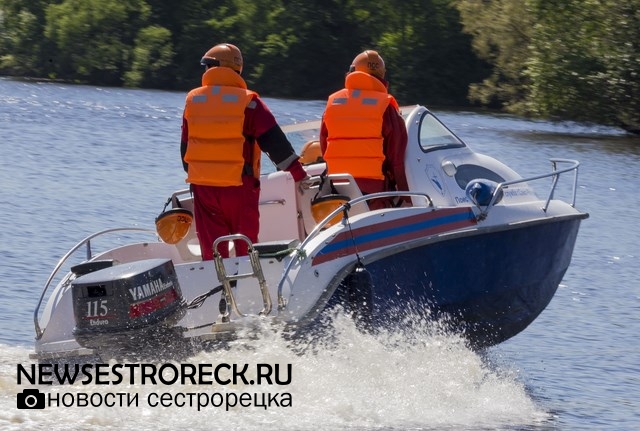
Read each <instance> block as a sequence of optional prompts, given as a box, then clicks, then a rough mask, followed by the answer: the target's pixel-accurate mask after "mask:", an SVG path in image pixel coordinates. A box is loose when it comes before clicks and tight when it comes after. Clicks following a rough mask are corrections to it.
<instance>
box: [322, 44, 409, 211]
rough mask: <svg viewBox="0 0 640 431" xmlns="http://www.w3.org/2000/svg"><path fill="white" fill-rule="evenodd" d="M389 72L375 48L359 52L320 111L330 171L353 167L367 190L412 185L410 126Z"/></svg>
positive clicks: (381, 202)
mask: <svg viewBox="0 0 640 431" xmlns="http://www.w3.org/2000/svg"><path fill="white" fill-rule="evenodd" d="M385 75H386V68H385V65H384V61H383V60H382V57H380V55H379V54H378V53H377V52H376V51H372V50H366V51H364V52H362V53H360V54H358V55H357V56H356V57H355V58H354V60H353V62H352V64H351V67H350V68H349V72H348V73H347V76H346V79H345V88H343V89H342V90H339V91H337V92H335V93H333V94H332V95H331V96H329V100H328V102H327V106H326V108H325V111H324V115H323V117H322V126H321V129H320V145H321V148H322V154H323V157H324V159H325V160H326V162H327V169H328V172H329V174H332V173H341V172H343V173H345V172H346V173H350V174H351V175H352V176H353V177H354V179H355V180H356V183H357V184H358V186H359V187H360V190H361V191H362V193H363V194H369V193H376V192H382V191H394V190H402V191H404V190H408V189H409V188H408V186H407V178H406V175H405V171H404V155H405V150H406V147H407V128H406V126H405V124H404V120H403V119H402V115H401V114H400V108H399V106H398V102H396V99H395V98H394V97H393V96H392V95H391V94H389V93H388V91H387V88H388V86H389V84H388V82H387V81H386V80H385ZM368 203H369V208H371V209H378V208H385V207H390V206H392V205H393V200H392V199H376V200H372V201H368Z"/></svg>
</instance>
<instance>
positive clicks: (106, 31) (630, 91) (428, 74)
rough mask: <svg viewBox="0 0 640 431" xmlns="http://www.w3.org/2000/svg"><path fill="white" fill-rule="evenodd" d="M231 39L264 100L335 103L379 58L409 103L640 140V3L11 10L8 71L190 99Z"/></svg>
mask: <svg viewBox="0 0 640 431" xmlns="http://www.w3.org/2000/svg"><path fill="white" fill-rule="evenodd" d="M220 42H230V43H234V44H236V45H238V46H239V47H240V49H241V50H242V51H243V55H244V59H245V71H244V72H243V76H244V77H245V79H246V80H247V83H248V84H249V86H250V88H252V89H255V90H256V91H258V92H259V93H261V94H262V95H264V96H271V97H284V98H294V99H295V98H298V99H325V98H326V97H327V96H328V94H330V93H331V92H333V91H335V90H337V89H338V88H341V87H342V85H343V82H344V74H345V71H346V70H347V68H348V66H349V64H350V63H351V60H352V59H353V57H354V56H355V55H356V54H358V53H359V52H361V51H362V50H363V49H377V50H378V51H379V52H380V54H381V55H382V56H383V57H384V59H385V62H386V64H387V69H388V77H389V79H390V81H391V87H390V91H391V92H392V93H393V94H394V95H395V96H396V98H397V99H398V100H399V102H400V103H401V104H412V103H421V104H425V105H428V106H434V105H437V106H458V107H459V106H465V105H482V106H488V107H491V108H499V109H503V110H506V111H508V112H512V113H515V114H518V115H527V116H532V117H541V118H560V119H572V120H579V121H594V122H597V123H602V124H611V125H615V126H620V127H623V128H626V129H628V130H631V131H635V132H640V102H639V98H640V0H626V1H625V2H619V1H618V0H564V1H562V2H550V1H545V0H402V1H398V0H386V1H381V2H377V3H373V2H369V1H364V0H182V1H180V2H176V1H170V0H0V74H5V75H12V76H28V77H35V78H46V79H60V80H65V81H69V82H77V83H90V84H95V85H107V86H130V87H144V88H159V89H168V90H188V89H190V88H193V87H196V86H198V85H199V84H200V76H201V73H202V69H201V66H200V65H199V60H200V58H201V56H202V54H203V53H204V52H206V51H207V50H208V49H209V48H210V47H211V46H213V45H215V44H216V43H220Z"/></svg>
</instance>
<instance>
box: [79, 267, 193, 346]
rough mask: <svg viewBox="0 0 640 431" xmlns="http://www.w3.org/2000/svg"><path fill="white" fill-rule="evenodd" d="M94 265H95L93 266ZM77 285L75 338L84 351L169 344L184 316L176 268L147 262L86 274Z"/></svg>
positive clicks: (81, 276) (183, 304) (82, 275)
mask: <svg viewBox="0 0 640 431" xmlns="http://www.w3.org/2000/svg"><path fill="white" fill-rule="evenodd" d="M88 264H91V262H88ZM79 266H80V268H78V269H77V270H76V273H77V274H78V275H79V276H78V278H76V279H75V280H74V281H73V282H72V287H71V288H72V298H73V313H74V318H75V323H76V326H75V329H74V332H73V335H74V337H75V339H76V341H77V342H78V343H79V344H80V345H81V346H83V347H87V348H91V349H98V350H100V349H105V348H107V349H111V350H113V349H115V350H120V351H126V350H127V349H136V348H139V347H144V346H145V345H146V344H147V342H150V341H153V342H155V343H156V344H159V345H162V343H169V340H159V339H158V336H160V337H162V335H163V334H165V336H171V334H174V333H175V332H174V331H173V330H172V329H171V327H172V326H173V325H175V324H176V323H177V322H178V321H179V320H180V319H181V318H182V317H183V316H184V314H185V312H186V306H185V301H184V299H183V297H182V292H181V290H180V285H179V284H178V278H177V276H176V272H175V269H174V267H173V262H172V261H171V260H170V259H147V260H140V261H136V262H131V263H127V264H121V265H114V266H110V267H106V268H102V269H98V270H96V271H92V272H89V273H86V274H82V273H83V272H86V271H83V270H82V268H81V266H82V265H79Z"/></svg>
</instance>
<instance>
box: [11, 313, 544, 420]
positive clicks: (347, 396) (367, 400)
mask: <svg viewBox="0 0 640 431" xmlns="http://www.w3.org/2000/svg"><path fill="white" fill-rule="evenodd" d="M331 323H332V326H331V327H332V333H331V337H329V338H327V337H324V338H322V339H320V340H317V339H316V340H312V339H310V338H309V339H302V340H300V339H295V340H288V338H287V337H286V336H283V332H282V331H280V330H275V331H274V330H273V328H272V327H269V328H267V327H265V328H263V330H262V331H261V332H260V334H259V337H257V338H256V337H255V336H254V337H253V339H252V340H251V341H247V340H246V339H244V340H243V341H235V342H232V343H230V344H229V345H228V346H227V347H226V348H224V349H220V350H215V351H212V352H203V353H199V354H197V355H195V356H193V357H191V358H189V359H188V360H186V361H182V363H185V362H188V363H190V364H214V366H215V365H216V364H221V363H225V364H238V365H239V367H241V366H242V365H244V364H247V365H248V366H249V369H250V370H252V369H253V368H255V364H265V363H266V364H271V365H272V366H275V365H276V364H277V365H279V367H280V369H281V370H286V369H287V365H291V375H290V376H286V373H284V375H281V379H280V380H281V381H280V383H283V382H285V381H286V380H289V379H290V383H289V384H287V385H282V386H276V385H273V386H271V385H267V386H252V385H247V384H244V383H243V382H242V381H241V380H238V382H237V383H236V384H229V385H225V386H222V385H216V384H215V383H214V385H213V386H211V385H208V386H205V387H203V386H200V385H193V384H190V383H188V382H187V383H185V384H182V385H181V384H179V383H178V384H174V385H162V384H158V385H149V384H141V379H139V378H136V380H135V382H134V384H119V385H115V386H114V385H107V386H105V385H96V384H94V383H91V384H88V385H84V384H82V383H81V382H80V380H78V381H76V382H75V383H74V384H73V385H69V384H67V385H53V386H46V385H40V386H39V387H38V389H40V391H41V392H44V393H47V392H51V393H52V394H58V395H62V394H64V393H73V394H75V395H77V394H79V393H96V392H97V393H101V394H102V395H104V394H106V393H108V392H111V393H118V392H120V393H122V392H126V393H129V394H138V399H139V400H140V403H139V404H138V405H137V406H135V405H133V406H128V405H126V404H124V405H119V404H116V406H113V407H108V406H105V405H101V406H98V407H96V406H92V405H89V406H86V407H79V406H77V405H73V406H70V407H65V406H61V405H58V406H55V405H54V406H49V407H47V408H45V409H44V410H35V409H34V410H30V409H17V408H16V397H17V396H18V394H20V393H21V392H22V390H23V389H25V388H29V387H30V386H25V382H24V381H23V382H22V385H18V384H17V371H16V369H17V364H22V365H23V366H24V367H29V366H30V362H29V360H28V359H27V358H28V352H27V351H26V350H25V349H23V348H19V347H8V346H3V349H2V354H1V355H2V366H1V368H0V370H1V372H0V389H1V395H0V428H2V429H7V430H12V429H15V430H18V429H27V428H28V429H31V430H44V429H46V430H51V431H53V430H68V429H93V430H110V429H119V430H121V429H136V430H147V429H148V430H165V429H166V430H169V429H187V428H188V429H190V430H201V429H202V430H204V429H207V430H213V429H216V430H217V429H225V430H227V429H243V430H254V429H255V430H258V429H260V430H264V429H275V428H277V429H279V430H294V429H295V430H311V429H313V430H318V429H321V430H324V429H332V430H333V429H344V430H347V429H349V430H351V429H357V430H361V429H386V430H391V429H408V428H411V429H459V428H464V429H500V428H502V429H514V428H518V429H522V428H523V427H532V426H533V427H536V426H539V425H542V424H544V423H545V422H547V421H548V420H549V414H548V413H546V412H544V411H542V410H541V408H540V407H539V406H537V405H536V404H535V402H534V401H533V400H532V399H531V398H530V397H529V396H528V395H527V393H526V391H525V388H524V385H523V384H522V383H520V382H519V381H518V379H517V375H516V373H515V372H513V371H511V370H508V369H507V370H501V369H492V368H494V367H491V366H489V365H488V364H487V363H486V362H487V361H486V360H484V359H483V356H482V355H481V354H478V353H476V352H474V351H472V350H470V349H468V348H467V347H466V345H465V343H464V341H463V340H462V339H461V338H459V337H456V336H451V335H445V334H444V333H443V331H442V330H441V327H440V326H439V324H438V323H434V322H429V321H427V320H419V319H417V321H416V322H414V325H413V327H412V328H411V330H410V331H405V332H398V331H388V332H385V331H382V332H377V333H375V334H373V333H365V332H362V331H360V330H359V329H358V328H357V327H356V325H355V324H354V322H353V320H352V319H350V318H349V317H347V316H345V315H344V313H336V314H335V315H332V317H331ZM254 335H255V334H254ZM250 374H251V371H249V372H247V376H249V375H250ZM281 374H282V373H281ZM138 377H139V376H138ZM94 382H95V380H94ZM125 382H126V383H129V382H128V381H127V380H126V379H125ZM147 383H148V382H147ZM158 383H159V382H158ZM189 392H192V393H193V392H195V393H201V392H207V393H209V394H211V393H213V392H218V393H221V394H223V395H225V396H226V395H227V394H230V393H236V394H238V396H240V394H241V393H243V392H244V393H249V394H256V393H258V394H259V393H261V392H268V393H271V394H272V395H273V394H279V395H281V394H283V393H285V392H286V393H289V394H290V395H291V403H290V404H291V405H290V406H279V405H270V406H269V407H268V408H267V409H265V408H264V407H260V406H256V405H251V406H241V405H240V404H239V403H238V404H237V405H235V406H232V407H230V408H229V409H228V410H227V409H225V406H222V407H212V406H211V405H209V406H206V407H203V408H201V409H198V408H197V404H194V405H191V406H190V405H189V404H188V403H187V405H185V406H176V405H169V406H168V407H162V406H160V405H158V406H155V407H153V406H150V405H148V404H147V403H146V399H147V397H148V396H149V394H151V393H170V394H172V396H175V394H177V393H189ZM154 400H157V398H154ZM156 404H157V403H156Z"/></svg>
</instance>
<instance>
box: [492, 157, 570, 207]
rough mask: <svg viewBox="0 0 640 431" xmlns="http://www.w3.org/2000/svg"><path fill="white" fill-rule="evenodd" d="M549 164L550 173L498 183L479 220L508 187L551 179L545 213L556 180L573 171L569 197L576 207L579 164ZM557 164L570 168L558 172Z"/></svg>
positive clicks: (555, 162) (554, 161) (556, 182)
mask: <svg viewBox="0 0 640 431" xmlns="http://www.w3.org/2000/svg"><path fill="white" fill-rule="evenodd" d="M550 162H551V167H552V169H553V170H552V171H551V172H549V173H546V174H542V175H536V176H533V177H527V178H521V179H518V180H513V181H504V182H502V183H499V184H498V185H497V186H496V189H495V191H494V192H493V196H492V197H491V201H489V204H488V205H487V206H486V207H484V208H483V209H481V212H480V216H479V218H486V217H487V214H488V213H489V210H490V209H491V208H492V207H493V206H494V205H495V203H496V201H497V200H498V198H499V196H500V195H501V194H502V193H500V192H501V191H502V190H504V189H507V188H509V186H512V185H514V184H520V183H526V182H531V181H536V180H540V179H542V178H550V177H551V178H552V181H551V189H550V190H549V194H548V195H547V197H546V199H545V203H544V206H543V207H542V211H544V212H547V209H548V208H549V202H551V199H553V194H554V192H555V190H556V186H557V185H558V180H559V179H560V175H561V174H564V173H566V172H571V171H573V187H572V196H571V206H572V207H575V205H576V193H577V188H578V167H580V162H578V161H577V160H571V159H550ZM559 163H571V166H569V167H567V168H564V169H559V170H558V164H559Z"/></svg>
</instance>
